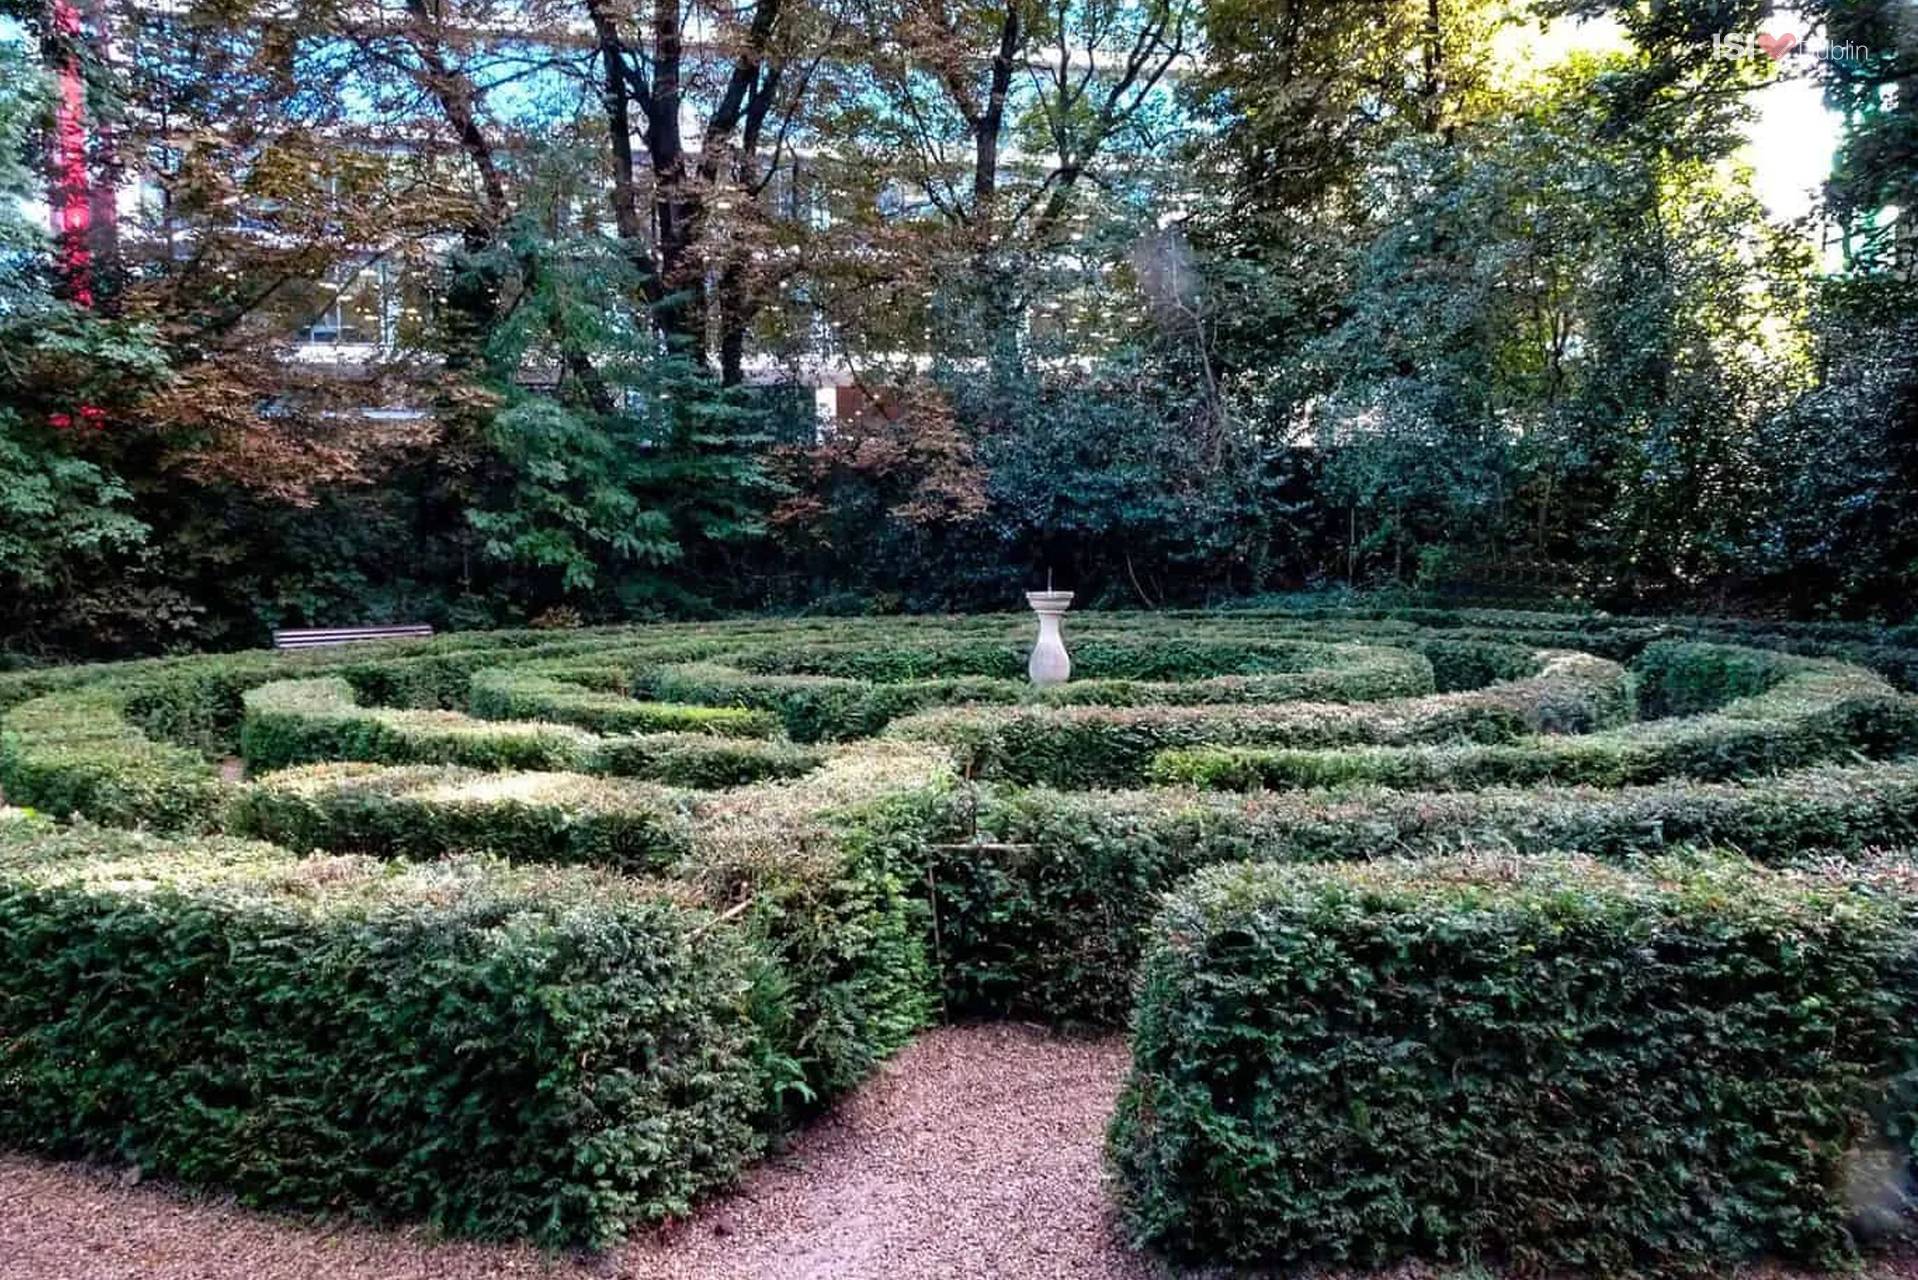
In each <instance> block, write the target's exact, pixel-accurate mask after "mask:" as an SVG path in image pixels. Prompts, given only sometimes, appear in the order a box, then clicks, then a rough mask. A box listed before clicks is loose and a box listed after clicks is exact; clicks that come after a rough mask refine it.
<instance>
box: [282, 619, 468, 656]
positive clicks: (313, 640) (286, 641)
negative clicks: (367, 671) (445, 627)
mask: <svg viewBox="0 0 1918 1280" xmlns="http://www.w3.org/2000/svg"><path fill="white" fill-rule="evenodd" d="M432 638H433V628H431V627H429V626H427V625H426V624H425V623H424V622H413V623H408V624H407V625H405V626H402V627H311V628H307V629H306V630H301V631H275V632H274V633H273V647H274V648H275V649H324V648H326V647H327V646H329V645H336V644H370V643H372V642H373V641H376V640H431V639H432Z"/></svg>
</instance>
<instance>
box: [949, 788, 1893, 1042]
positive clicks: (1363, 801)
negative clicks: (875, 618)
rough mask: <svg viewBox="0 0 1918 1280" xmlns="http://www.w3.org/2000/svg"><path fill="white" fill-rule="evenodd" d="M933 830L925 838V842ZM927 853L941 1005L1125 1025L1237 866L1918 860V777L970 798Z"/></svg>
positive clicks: (1000, 792)
mask: <svg viewBox="0 0 1918 1280" xmlns="http://www.w3.org/2000/svg"><path fill="white" fill-rule="evenodd" d="M930 825H932V824H929V826H930ZM946 830H947V831H948V832H949V833H957V834H948V835H946V836H943V837H941V838H940V841H941V842H940V843H939V844H938V845H937V846H936V847H933V848H931V849H929V850H928V851H927V853H926V855H925V856H926V858H927V866H928V873H927V874H928V878H929V879H930V880H931V882H932V885H933V890H932V893H931V900H932V902H933V905H934V907H935V908H936V910H937V913H938V920H939V923H938V928H939V936H940V939H941V946H942V950H943V954H944V959H945V965H944V970H943V973H944V981H945V984H946V1000H947V1004H948V1006H949V1007H951V1008H953V1009H956V1010H961V1011H965V1012H968V1013H989V1014H1008V1013H1011V1014H1017V1015H1019V1016H1025V1017H1037V1018H1042V1019H1045V1020H1048V1021H1055V1022H1067V1023H1090V1024H1095V1025H1108V1026H1116V1025H1120V1024H1123V1022H1124V1021H1125V1018H1126V1015H1127V1013H1128V1011H1129V1009H1130V1007H1131V984H1132V978H1133V975H1134V973H1135V972H1136V971H1137V968H1138V962H1139V954H1140V947H1141V945H1142V941H1143V939H1144V937H1145V932H1146V925H1147V923H1148V922H1149V920H1150V919H1151V916H1152V913H1153V912H1154V911H1155V910H1156V909H1157V907H1158V904H1159V901H1160V898H1161V895H1163V894H1164V893H1165V892H1166V891H1167V890H1169V889H1171V888H1172V887H1174V886H1175V885H1177V884H1178V883H1179V882H1180V881H1181V880H1183V879H1184V878H1185V877H1186V876H1188V875H1190V874H1192V873H1193V872H1195V871H1197V870H1200V869H1202V868H1205V867H1209V866H1213V865H1216V864H1220V863H1230V862H1241V861H1251V862H1274V863H1294V862H1332V861H1357V860H1373V859H1385V858H1392V857H1414V856H1416V857H1435V856H1443V855H1445V854H1447V853H1450V852H1453V851H1455V850H1457V849H1460V848H1462V847H1467V846H1476V847H1482V848H1496V849H1502V850H1505V851H1508V852H1511V853H1514V854H1521V855H1533V854H1539V853H1545V852H1550V851H1555V850H1556V851H1565V852H1575V853H1583V854H1588V855H1591V856H1595V857H1598V858H1603V859H1610V860H1626V859H1631V858H1635V857H1642V856H1652V855H1657V854H1660V853H1663V852H1665V851H1668V850H1669V849H1670V848H1671V847H1672V846H1674V845H1678V844H1685V843H1712V844H1718V845H1723V846H1727V847H1731V848H1736V849H1739V850H1741V851H1743V852H1744V853H1745V854H1747V855H1748V856H1750V857H1752V858H1755V859H1758V860H1759V861H1762V862H1768V863H1783V862H1789V861H1792V860H1794V859H1796V858H1799V857H1801V856H1830V855H1842V856H1853V855H1857V854H1859V853H1861V852H1863V851H1865V850H1867V849H1869V848H1871V847H1873V846H1884V845H1912V846H1918V766H1913V765H1901V764H1894V765H1859V766H1849V767H1836V768H1829V767H1828V768H1814V769H1809V770H1805V771H1803V772H1799V773H1788V774H1784V775H1781V776H1779V777H1775V778H1766V779H1759V780H1753V781H1751V782H1747V783H1688V782H1667V783H1663V784H1658V785H1654V786H1647V787H1628V788H1625V789H1622V790H1605V789H1598V788H1591V787H1571V788H1558V787H1549V788H1532V789H1490V790H1485V791H1477V792H1449V793H1418V792H1413V793H1397V792H1390V791H1378V790H1372V789H1367V790H1357V791H1351V792H1342V793H1338V794H1325V793H1318V792H1296V791H1295V792H1266V793H1260V794H1254V795H1250V796H1236V795H1231V794H1225V793H1210V792H1202V791H1176V790H1147V791H1129V792H1116V793H1115V792H1061V791H1051V790H1045V789H1034V790H1009V789H1000V788H981V789H980V790H979V791H978V793H977V794H976V795H975V796H973V797H970V798H969V799H968V800H967V802H966V804H964V805H962V806H956V807H955V811H954V812H952V813H950V814H948V815H947V816H946Z"/></svg>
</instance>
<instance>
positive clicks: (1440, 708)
mask: <svg viewBox="0 0 1918 1280" xmlns="http://www.w3.org/2000/svg"><path fill="white" fill-rule="evenodd" d="M1532 666H1533V669H1534V670H1535V671H1536V672H1537V674H1536V675H1533V676H1531V677H1529V678H1527V679H1523V680H1514V681H1510V682H1507V683H1503V684H1494V685H1491V686H1488V687H1486V688H1484V689H1477V690H1473V691H1470V692H1465V693H1452V694H1437V695H1429V696H1426V697H1421V698H1407V699H1401V700H1397V701H1388V702H1379V703H1370V704H1361V705H1357V706H1347V705H1342V704H1323V703H1297V704H1291V703H1280V704H1277V705H1272V706H1250V707H1234V708H1231V709H1230V710H1226V709H1216V708H1208V707H1148V708H1127V709H1120V708H1112V707H1097V708H1095V707H1079V708H1042V707H1021V708H1016V709H1008V710H994V709H985V708H961V709H953V710H946V711H939V712H931V713H927V714H925V715H921V716H915V717H912V718H910V719H908V720H904V721H901V722H900V723H899V724H897V725H896V726H894V728H893V730H892V732H893V734H894V735H895V736H899V737H904V738H911V739H916V740H921V741H931V742H937V743H940V744H942V745H945V746H947V747H948V748H950V749H952V750H953V751H954V752H955V753H956V754H957V755H958V757H959V759H960V761H961V763H962V766H963V767H964V769H965V770H966V772H968V773H969V774H971V775H973V776H976V777H981V778H993V779H1004V780H1006V781H1010V782H1016V783H1025V784H1032V783H1039V784H1045V785H1049V786H1058V787H1101V786H1105V787H1124V786H1134V785H1137V784H1138V783H1140V782H1141V781H1143V780H1145V778H1146V777H1147V775H1148V773H1149V772H1150V771H1151V770H1152V769H1153V768H1154V767H1155V766H1154V761H1155V759H1156V758H1158V757H1159V756H1161V755H1162V754H1163V753H1168V752H1174V751H1178V750H1181V749H1185V750H1190V749H1193V748H1197V747H1208V746H1223V745H1227V744H1283V745H1284V746H1287V747H1290V748H1293V749H1296V750H1300V751H1304V750H1306V749H1308V748H1312V749H1320V748H1327V747H1336V746H1347V745H1354V744H1427V743H1451V742H1471V743H1500V742H1510V741H1514V740H1517V739H1519V738H1521V737H1523V736H1524V735H1526V734H1533V733H1583V732H1587V731H1589V730H1592V729H1596V728H1601V727H1604V726H1609V725H1618V724H1622V723H1624V722H1625V721H1627V720H1629V719H1630V717H1631V706H1632V701H1631V690H1630V685H1629V682H1628V681H1627V678H1626V674H1625V672H1624V670H1623V669H1622V668H1620V667H1619V666H1618V665H1617V664H1615V663H1612V662H1607V661H1604V660H1602V659H1595V658H1589V657H1586V656H1584V655H1582V654H1545V655H1534V657H1533V663H1532ZM1068 687H1070V686H1068ZM1425 750H1426V749H1425V748H1421V749H1420V750H1418V751H1416V752H1412V753H1410V754H1413V755H1414V756H1416V757H1417V758H1420V759H1423V758H1424V756H1425ZM1219 756H1222V757H1223V758H1230V759H1236V757H1235V756H1230V755H1225V754H1224V753H1206V754H1204V755H1202V756H1200V757H1199V758H1201V759H1204V760H1207V761H1210V760H1213V759H1214V758H1215V757H1219ZM1170 758H1171V759H1173V760H1175V761H1183V760H1184V757H1182V756H1173V757H1170ZM1162 767H1163V768H1166V769H1168V770H1169V769H1172V768H1174V767H1179V768H1184V767H1188V766H1184V765H1183V764H1180V765H1176V766H1175V765H1167V766H1162ZM1179 780H1181V781H1183V780H1185V779H1183V778H1180V779H1179Z"/></svg>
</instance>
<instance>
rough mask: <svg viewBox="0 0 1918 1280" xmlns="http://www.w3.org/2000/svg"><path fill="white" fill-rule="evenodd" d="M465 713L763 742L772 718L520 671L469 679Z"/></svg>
mask: <svg viewBox="0 0 1918 1280" xmlns="http://www.w3.org/2000/svg"><path fill="white" fill-rule="evenodd" d="M467 709H468V710H469V711H471V712H472V714H474V715H475V716H478V717H480V718H482V719H485V720H555V721H558V722H559V723H561V724H571V725H577V726H579V727H580V728H582V729H590V730H592V731H593V732H594V733H605V734H622V733H709V734H713V735H716V736H719V737H729V738H767V737H771V736H772V735H773V734H774V733H775V732H777V731H778V729H779V720H778V718H777V717H775V716H773V715H771V714H770V713H768V712H764V711H749V710H746V709H745V708H742V707H700V706H687V705H684V704H678V703H665V702H635V701H634V700H633V699H631V698H629V697H626V696H624V694H623V692H619V691H612V690H595V689H589V688H584V687H582V686H581V685H579V684H577V683H575V682H573V681H572V680H570V679H569V680H561V679H556V678H553V677H551V676H547V675H542V674H539V673H537V672H533V671H527V670H525V669H522V668H516V667H504V668H500V669H497V670H493V671H482V672H480V673H478V674H477V675H475V676H474V677H473V683H472V693H471V696H470V698H469V701H468V707H467Z"/></svg>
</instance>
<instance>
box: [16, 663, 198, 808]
mask: <svg viewBox="0 0 1918 1280" xmlns="http://www.w3.org/2000/svg"><path fill="white" fill-rule="evenodd" d="M125 711H126V698H125V695H124V694H123V693H121V692H120V691H118V690H115V689H113V688H110V687H104V686H93V687H83V688H79V689H72V690H66V691H63V692H59V693H50V694H47V695H45V696H43V697H39V698H35V699H32V700H31V701H28V702H23V703H21V704H19V705H18V706H16V707H14V708H12V709H11V710H9V711H8V712H6V714H5V716H4V717H0V788H4V789H5V791H6V794H7V798H8V800H9V801H10V802H12V803H14V804H21V805H30V806H32V807H33V808H36V809H40V810H42V811H44V812H46V813H50V814H54V815H57V816H59V817H62V818H64V817H69V816H73V815H79V816H81V817H85V818H90V819H92V820H93V821H95V822H103V823H109V824H112V825H115V826H125V827H146V828H149V829H151V830H155V831H186V832H201V831H208V830H212V829H213V828H215V827H216V826H217V825H218V823H219V818H220V812H221V809H222V806H223V805H224V804H225V803H226V799H227V793H228V788H227V787H226V786H225V785H224V784H223V783H222V782H221V780H220V778H219V775H218V774H217V773H216V772H215V770H214V767H213V766H212V765H211V764H209V763H208V762H207V761H206V760H204V759H203V758H201V756H200V755H199V754H198V753H197V752H193V751H189V750H187V749H185V748H183V747H176V746H174V745H172V744H170V743H166V742H155V741H153V740H152V739H151V738H149V737H147V736H146V735H145V734H143V733H141V732H140V730H139V729H137V728H135V727H134V726H133V725H131V724H129V723H128V722H127V720H126V715H125Z"/></svg>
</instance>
